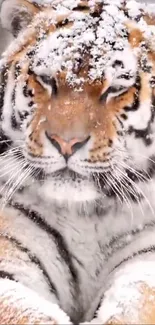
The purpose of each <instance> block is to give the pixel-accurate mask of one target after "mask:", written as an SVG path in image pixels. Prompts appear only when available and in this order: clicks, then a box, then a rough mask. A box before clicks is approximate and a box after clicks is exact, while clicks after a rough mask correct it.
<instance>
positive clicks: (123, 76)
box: [118, 72, 133, 80]
mask: <svg viewBox="0 0 155 325" xmlns="http://www.w3.org/2000/svg"><path fill="white" fill-rule="evenodd" d="M132 78H133V75H131V74H130V73H129V72H127V73H124V74H121V75H120V76H119V77H118V79H125V80H130V79H132Z"/></svg>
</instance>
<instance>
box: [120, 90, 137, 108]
mask: <svg viewBox="0 0 155 325" xmlns="http://www.w3.org/2000/svg"><path fill="white" fill-rule="evenodd" d="M139 105H140V100H139V92H136V93H135V94H134V101H133V103H132V105H131V106H125V107H123V109H124V110H125V111H126V112H130V111H137V109H138V108H139Z"/></svg>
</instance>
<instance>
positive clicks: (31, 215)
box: [10, 202, 78, 284]
mask: <svg viewBox="0 0 155 325" xmlns="http://www.w3.org/2000/svg"><path fill="white" fill-rule="evenodd" d="M10 205H11V206H13V207H14V208H15V209H17V210H19V211H20V212H22V213H23V214H24V216H25V217H27V218H28V219H30V220H31V221H33V222H34V223H35V224H36V225H37V226H38V227H40V228H41V229H42V230H44V231H45V232H46V233H47V234H49V236H50V237H52V239H54V242H55V244H56V246H57V249H58V252H59V254H60V256H61V258H62V259H63V260H64V262H65V263H66V265H67V266H68V268H69V270H70V273H71V275H72V278H73V283H75V284H78V274H77V270H76V268H75V267H74V265H73V262H72V257H71V253H70V251H69V249H68V246H67V243H66V242H65V239H64V237H63V236H62V235H61V234H60V232H59V231H58V230H56V229H55V228H52V227H51V226H50V225H48V224H47V223H46V222H45V220H43V219H42V217H41V216H40V215H39V214H38V213H37V212H36V211H33V210H30V209H28V208H25V207H24V206H23V205H21V204H19V203H14V202H10Z"/></svg>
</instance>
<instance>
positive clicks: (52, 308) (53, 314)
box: [0, 279, 71, 325]
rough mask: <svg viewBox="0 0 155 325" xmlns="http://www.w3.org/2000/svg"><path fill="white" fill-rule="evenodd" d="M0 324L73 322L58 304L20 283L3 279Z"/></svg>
mask: <svg viewBox="0 0 155 325" xmlns="http://www.w3.org/2000/svg"><path fill="white" fill-rule="evenodd" d="M0 324H9V325H13V324H52V325H61V324H65V325H70V324H71V322H70V319H69V317H68V316H67V315H66V313H65V312H64V311H63V310H61V308H60V307H59V306H58V305H57V304H54V303H51V302H49V301H47V300H45V299H44V298H42V297H40V296H39V295H38V294H37V293H35V292H33V291H32V290H30V289H28V288H27V287H24V286H23V285H21V284H19V283H16V282H14V281H10V280H4V279H3V280H1V281H0Z"/></svg>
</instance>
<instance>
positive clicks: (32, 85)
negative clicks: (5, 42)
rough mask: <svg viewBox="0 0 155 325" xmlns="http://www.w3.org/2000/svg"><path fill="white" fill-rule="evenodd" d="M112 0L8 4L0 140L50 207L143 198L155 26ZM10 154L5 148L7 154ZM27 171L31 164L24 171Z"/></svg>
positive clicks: (150, 155) (150, 152) (149, 169)
mask: <svg viewBox="0 0 155 325" xmlns="http://www.w3.org/2000/svg"><path fill="white" fill-rule="evenodd" d="M134 12H135V14H134V13H133V10H132V8H131V3H130V2H129V3H125V2H124V1H121V0H120V1H117V2H114V3H112V4H111V2H110V1H103V0H100V1H93V2H92V1H80V0H77V1H65V0H64V1H61V2H60V1H56V0H55V1H51V4H50V5H49V4H48V1H47V4H46V1H45V4H44V6H40V5H39V4H37V3H36V2H33V3H32V2H31V1H27V0H18V1H15V0H12V4H11V7H10V1H9V0H6V1H4V4H3V6H2V12H1V16H2V21H3V24H4V25H5V27H7V28H9V29H11V30H12V32H13V34H14V35H15V36H16V40H14V41H13V43H12V44H11V46H10V48H8V50H7V51H6V53H5V54H4V56H3V59H2V64H1V66H2V70H1V84H2V86H1V112H2V113H1V133H2V134H3V136H5V137H6V138H7V139H9V140H10V141H11V146H12V147H15V145H16V143H17V141H19V140H20V141H21V142H22V145H21V147H20V148H19V151H20V154H19V155H18V157H17V154H16V156H15V159H16V160H21V159H24V161H25V164H26V168H29V170H30V173H29V174H28V175H29V177H30V179H31V180H32V179H33V180H34V182H39V189H38V190H39V191H41V193H44V195H46V197H48V199H50V200H59V201H60V200H61V201H67V202H88V203H89V202H96V201H98V200H101V201H102V200H103V198H107V197H109V198H112V197H114V198H115V199H119V200H124V198H126V197H127V198H128V199H131V200H133V199H134V200H139V197H140V195H141V190H140V186H141V184H143V183H144V182H147V181H148V179H149V178H150V177H152V174H153V170H154V168H153V167H154V162H153V159H154V128H155V124H154V109H155V101H154V99H155V97H154V96H155V89H154V85H155V52H154V46H155V45H154V41H155V34H154V26H153V23H154V22H153V19H151V17H149V16H147V14H146V13H145V10H144V9H142V8H141V7H140V5H138V4H137V7H136V10H135V11H134ZM7 149H8V148H7ZM27 166H28V167H27Z"/></svg>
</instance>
